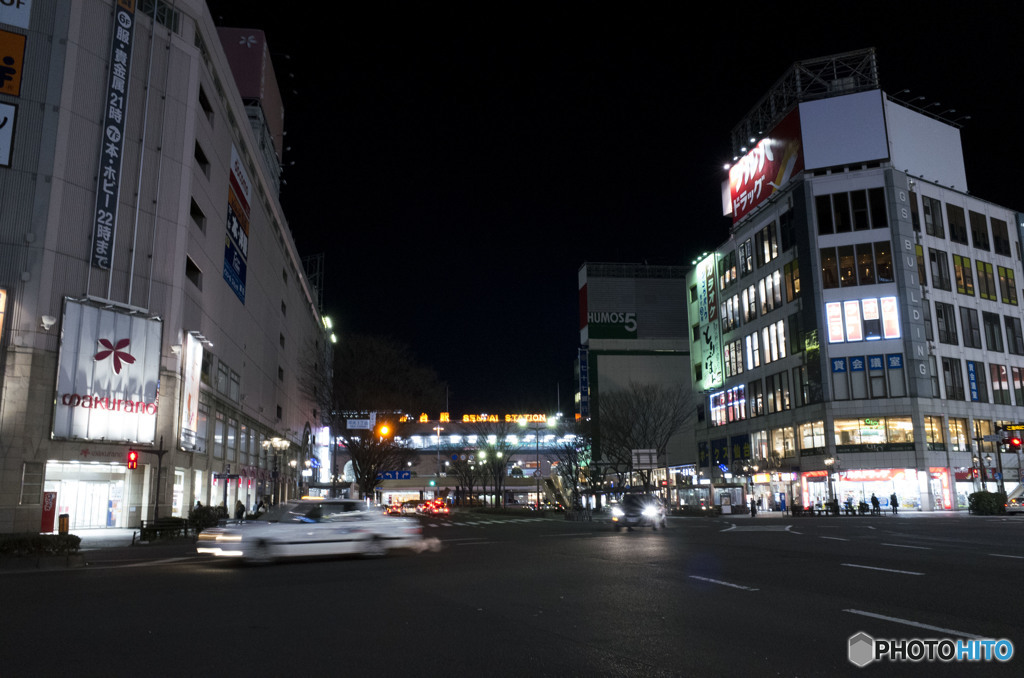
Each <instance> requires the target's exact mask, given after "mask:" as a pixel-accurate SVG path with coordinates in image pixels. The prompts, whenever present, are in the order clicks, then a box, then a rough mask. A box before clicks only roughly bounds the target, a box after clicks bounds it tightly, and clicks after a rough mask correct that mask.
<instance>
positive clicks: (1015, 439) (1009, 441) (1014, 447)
mask: <svg viewBox="0 0 1024 678" xmlns="http://www.w3.org/2000/svg"><path fill="white" fill-rule="evenodd" d="M1020 443H1021V439H1020V436H1019V435H1017V434H1016V433H1012V434H1010V435H1008V436H1007V437H1006V438H1003V444H1004V445H1006V446H1007V447H1008V448H1009V451H1010V452H1020Z"/></svg>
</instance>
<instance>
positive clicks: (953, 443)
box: [949, 417, 971, 452]
mask: <svg viewBox="0 0 1024 678" xmlns="http://www.w3.org/2000/svg"><path fill="white" fill-rule="evenodd" d="M969 431H970V429H968V428H967V420H966V419H955V418H953V417H950V418H949V442H950V449H951V450H952V451H953V452H967V451H968V450H970V449H971V445H970V439H971V434H970V432H969Z"/></svg>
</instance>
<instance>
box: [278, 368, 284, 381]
mask: <svg viewBox="0 0 1024 678" xmlns="http://www.w3.org/2000/svg"><path fill="white" fill-rule="evenodd" d="M277 380H278V381H284V368H283V367H278V368H277Z"/></svg>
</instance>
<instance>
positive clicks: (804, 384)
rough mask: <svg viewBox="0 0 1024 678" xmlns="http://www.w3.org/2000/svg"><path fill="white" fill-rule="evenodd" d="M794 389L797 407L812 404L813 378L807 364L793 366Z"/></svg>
mask: <svg viewBox="0 0 1024 678" xmlns="http://www.w3.org/2000/svg"><path fill="white" fill-rule="evenodd" d="M793 389H794V393H795V394H796V406H797V407H802V406H804V405H810V404H811V380H810V378H809V377H808V370H807V366H806V365H801V366H799V367H794V368H793Z"/></svg>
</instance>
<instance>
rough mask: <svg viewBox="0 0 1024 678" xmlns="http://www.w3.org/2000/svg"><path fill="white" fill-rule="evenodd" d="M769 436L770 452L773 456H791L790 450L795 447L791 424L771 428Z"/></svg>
mask: <svg viewBox="0 0 1024 678" xmlns="http://www.w3.org/2000/svg"><path fill="white" fill-rule="evenodd" d="M771 437H772V439H771V446H772V454H773V455H774V456H778V457H780V458H782V457H791V456H793V452H792V450H793V449H794V448H795V447H796V439H795V438H794V436H793V427H792V426H785V427H783V428H777V429H773V430H772V432H771Z"/></svg>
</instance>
